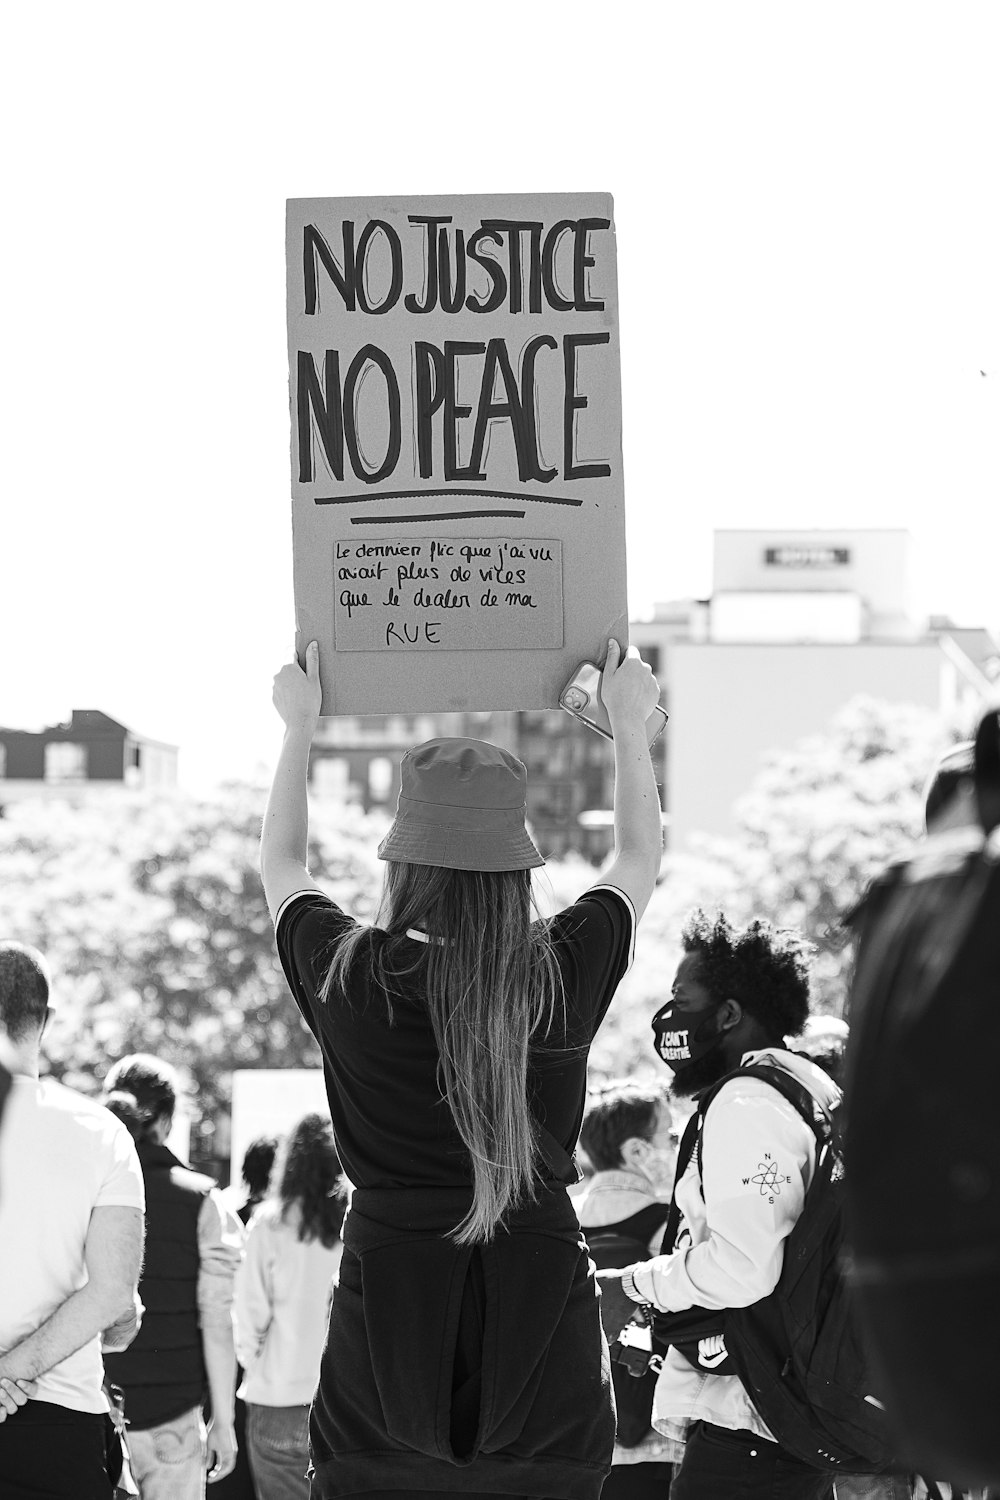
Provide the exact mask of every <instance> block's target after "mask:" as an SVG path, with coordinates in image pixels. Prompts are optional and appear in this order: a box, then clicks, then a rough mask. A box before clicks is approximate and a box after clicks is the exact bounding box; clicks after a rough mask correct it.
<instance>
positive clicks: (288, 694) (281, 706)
mask: <svg viewBox="0 0 1000 1500" xmlns="http://www.w3.org/2000/svg"><path fill="white" fill-rule="evenodd" d="M273 699H274V706H275V708H276V709H277V710H278V713H279V714H280V715H281V717H282V719H283V720H284V722H285V737H284V739H283V740H282V744H281V753H280V754H279V756H278V764H277V766H276V767H275V771H274V779H273V781H272V782H271V794H270V796H269V797H268V800H267V810H266V812H265V813H264V827H263V830H262V832H261V837H260V873H261V879H262V880H263V882H264V895H265V897H266V898H267V905H268V910H269V911H270V913H271V916H272V918H273V917H275V916H276V915H277V912H278V908H279V906H280V905H281V903H282V902H283V901H284V900H285V898H286V897H288V896H291V895H294V893H295V892H296V891H304V890H315V889H318V887H317V886H316V882H315V881H314V880H313V878H312V876H311V875H310V874H309V870H308V868H307V866H306V851H307V847H308V837H309V815H308V805H307V801H306V781H307V776H308V771H309V746H310V745H311V744H312V737H313V735H314V734H315V732H316V725H317V724H318V722H319V710H320V703H321V691H320V685H319V646H318V645H317V643H316V642H315V641H312V642H311V643H310V645H309V646H308V647H307V648H306V669H305V671H304V672H303V670H302V668H301V667H300V666H299V665H298V663H297V662H294V661H293V662H289V663H288V665H287V666H284V667H282V668H281V671H280V672H278V674H277V675H276V677H275V679H274V693H273Z"/></svg>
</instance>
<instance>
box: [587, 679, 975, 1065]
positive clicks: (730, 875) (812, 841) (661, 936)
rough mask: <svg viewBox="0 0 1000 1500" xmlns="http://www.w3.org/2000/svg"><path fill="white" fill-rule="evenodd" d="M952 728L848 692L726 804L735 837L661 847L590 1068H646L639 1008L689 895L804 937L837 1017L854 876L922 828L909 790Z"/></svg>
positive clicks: (667, 971) (649, 1003)
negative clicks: (628, 964) (831, 714)
mask: <svg viewBox="0 0 1000 1500" xmlns="http://www.w3.org/2000/svg"><path fill="white" fill-rule="evenodd" d="M956 738H958V735H957V734H956V732H955V731H954V729H953V728H951V727H950V726H948V725H947V724H945V723H944V722H943V720H942V719H941V717H940V715H937V714H935V713H932V712H930V711H929V710H926V709H922V708H919V707H916V706H910V705H906V704H898V703H882V702H876V701H874V700H872V699H868V698H861V697H859V698H856V699H854V700H853V701H852V702H850V703H849V704H847V705H846V706H845V707H844V709H843V710H842V711H841V712H840V713H839V714H838V715H837V716H836V717H835V718H834V719H833V721H832V722H831V724H830V727H829V729H828V730H827V731H825V732H824V733H822V734H817V735H812V736H810V737H809V738H807V739H803V740H802V741H800V742H799V743H798V744H797V745H795V746H793V747H792V748H791V749H788V750H781V751H775V752H774V753H773V754H772V755H771V756H770V757H769V759H768V761H767V762H766V764H765V766H764V767H763V769H762V770H761V773H760V775H759V776H758V777H757V779H756V780H755V782H754V783H753V786H752V787H751V789H750V791H749V792H748V793H747V795H746V796H745V797H744V798H742V799H741V801H740V802H739V803H738V804H737V807H736V822H737V830H738V831H737V834H736V835H735V837H733V838H731V839H717V838H716V839H708V838H704V839H702V840H700V841H699V842H698V845H697V847H696V848H695V849H694V850H693V851H692V852H689V853H679V854H677V853H670V854H668V855H667V856H666V857H665V859H664V863H663V872H662V876H661V880H660V883H659V884H658V886H657V888H656V890H655V891H654V893H653V898H652V900H651V901H650V904H649V907H648V909H647V911H646V915H645V916H644V918H643V922H642V927H641V929H640V937H639V942H638V945H637V950H636V960H635V964H634V965H633V968H632V970H631V971H630V973H629V974H628V975H627V976H626V978H625V980H624V981H623V983H622V985H621V987H620V989H619V992H618V995H617V996H616V998H615V1001H614V1003H613V1005H612V1007H611V1011H610V1013H609V1016H608V1019H607V1021H606V1022H605V1023H604V1025H603V1026H602V1028H601V1030H600V1032H599V1033H598V1037H597V1042H596V1044H595V1047H594V1050H593V1052H592V1053H591V1061H592V1068H593V1070H594V1072H595V1075H598V1076H605V1077H608V1076H628V1075H634V1074H636V1073H649V1074H656V1075H659V1074H661V1073H662V1068H661V1065H660V1063H659V1061H658V1059H657V1058H656V1057H655V1055H654V1053H653V1051H652V1048H651V1032H650V1025H649V1023H650V1018H651V1017H652V1015H653V1013H654V1011H655V1010H657V1009H658V1008H659V1006H661V1005H662V1004H663V1002H664V1000H665V999H666V998H667V991H668V987H669V985H670V983H671V980H672V978H673V974H674V970H675V968H676V965H677V963H678V961H679V958H680V941H679V934H680V929H681V927H682V926H683V922H684V918H685V915H686V914H687V912H688V911H689V910H690V909H691V908H692V907H694V906H704V907H706V908H708V909H713V908H718V907H721V908H722V909H723V910H725V911H726V913H727V914H728V915H729V916H730V918H731V919H732V920H733V921H734V922H737V923H738V924H741V925H742V924H743V923H745V922H747V921H749V920H750V919H751V918H753V917H758V916H759V917H767V918H768V919H769V920H770V921H772V922H774V923H775V924H776V925H777V926H781V927H799V928H801V930H802V931H803V932H804V933H805V934H806V936H807V937H808V938H809V939H810V941H811V942H813V943H814V944H815V947H816V952H815V957H814V962H813V975H812V1002H813V1009H814V1010H816V1011H818V1012H821V1013H833V1014H836V1015H840V1014H841V1013H842V1011H843V1004H844V998H845V992H846V976H847V967H848V963H849V961H850V953H849V949H848V947H847V945H846V942H845V935H844V933H843V930H842V928H841V926H840V924H841V921H842V919H843V917H844V915H845V914H846V913H847V912H848V911H849V910H850V908H851V907H852V906H853V905H854V904H855V903H856V902H857V901H858V900H859V899H860V897H861V895H862V894H863V892H864V890H865V888H866V886H867V884H868V882H869V881H870V880H871V879H872V877H873V876H874V875H876V874H877V873H878V872H879V871H880V870H881V869H883V868H884V867H885V865H886V864H887V863H888V861H889V860H890V859H891V858H892V857H893V855H894V854H896V853H898V852H899V851H901V850H902V849H905V848H906V847H907V846H908V845H909V844H910V843H912V841H913V840H914V839H915V838H917V837H918V836H919V834H920V833H921V831H922V827H923V798H922V795H921V794H922V789H923V786H924V783H925V781H926V778H927V775H928V773H929V771H930V769H931V767H932V766H933V765H934V762H935V760H936V758H937V756H938V754H939V753H940V751H941V749H942V748H943V747H944V746H945V745H946V744H947V743H948V742H950V741H952V740H954V739H956Z"/></svg>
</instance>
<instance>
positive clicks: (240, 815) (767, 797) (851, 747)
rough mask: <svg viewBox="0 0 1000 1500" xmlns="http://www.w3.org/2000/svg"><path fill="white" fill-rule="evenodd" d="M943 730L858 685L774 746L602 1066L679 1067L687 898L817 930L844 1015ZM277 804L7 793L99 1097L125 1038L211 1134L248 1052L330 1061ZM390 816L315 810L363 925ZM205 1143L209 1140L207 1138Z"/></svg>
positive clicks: (315, 865) (684, 884)
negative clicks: (274, 895) (860, 934)
mask: <svg viewBox="0 0 1000 1500" xmlns="http://www.w3.org/2000/svg"><path fill="white" fill-rule="evenodd" d="M949 738H954V735H953V734H949V732H948V730H947V728H946V726H944V725H943V724H942V722H941V720H940V719H939V718H938V717H937V716H935V715H933V714H930V713H928V712H926V711H924V710H920V709H916V708H908V707H905V706H901V705H898V704H891V705H890V704H879V703H874V702H872V701H870V700H864V699H858V700H855V701H854V702H853V703H851V704H850V705H848V706H847V707H846V708H845V709H844V710H843V712H842V713H841V714H839V715H838V716H837V718H836V719H835V720H834V721H833V723H832V724H831V726H830V729H829V730H828V732H826V733H825V734H822V735H816V736H813V737H811V738H810V739H808V740H803V741H802V742H801V743H800V744H799V745H796V746H795V747H794V748H793V749H791V750H786V751H780V752H776V753H775V754H774V755H773V756H772V757H771V759H770V761H769V762H768V764H767V765H766V766H765V767H764V769H763V770H762V772H761V774H760V776H759V777H758V778H757V780H756V782H755V783H754V785H753V787H752V789H751V790H750V792H749V793H748V794H747V796H746V797H745V798H744V799H743V800H742V802H741V803H740V804H739V806H738V809H737V822H738V833H737V836H736V837H735V838H733V839H729V840H720V839H715V840H704V841H703V842H702V844H701V846H700V847H699V848H698V849H697V850H695V851H693V852H691V853H684V854H670V855H668V856H667V858H666V859H665V860H664V866H663V876H662V879H661V881H660V883H659V885H658V886H657V889H656V891H655V892H654V894H653V898H652V900H651V902H650V905H649V908H648V910H647V912H646V915H645V917H644V919H643V923H642V928H641V932H640V938H639V943H638V945H637V951H636V960H635V963H634V965H633V968H632V970H631V971H630V973H629V974H628V975H627V976H626V978H625V980H624V981H623V983H622V986H621V989H620V991H619V993H618V995H617V996H616V998H615V1000H614V1003H613V1004H612V1007H611V1011H610V1013H609V1015H608V1018H607V1020H606V1021H605V1023H604V1025H603V1026H602V1028H601V1030H600V1032H599V1033H598V1037H597V1041H596V1044H595V1047H594V1050H593V1052H592V1054H591V1057H592V1066H593V1071H594V1074H595V1076H596V1077H603V1078H607V1077H612V1076H623V1075H634V1074H637V1073H648V1074H653V1075H656V1076H658V1077H663V1069H662V1067H661V1065H660V1063H659V1062H658V1060H657V1059H656V1057H655V1055H654V1054H653V1051H652V1048H651V1045H650V1038H651V1033H650V1026H649V1023H650V1018H651V1017H652V1015H653V1012H654V1011H655V1010H657V1009H658V1008H659V1006H660V1005H662V1004H663V1001H664V999H665V998H666V994H667V989H668V986H669V984H670V981H671V979H672V976H673V972H674V969H675V967H676V964H677V960H678V957H679V932H680V929H681V926H682V924H683V921H684V917H685V915H686V913H687V912H688V911H689V910H690V908H691V907H693V906H698V905H701V906H705V907H707V908H712V907H714V906H722V907H723V908H724V909H725V910H726V911H727V912H728V914H729V915H730V916H731V917H732V919H733V920H734V921H736V922H739V923H743V922H746V921H747V920H749V918H751V917H753V916H765V917H768V918H770V919H771V920H772V921H774V922H775V923H777V924H779V925H781V926H798V927H801V928H802V929H803V930H804V931H805V932H806V934H807V935H808V936H809V938H810V939H811V940H812V941H813V942H814V943H816V945H817V955H816V963H815V974H814V986H813V992H814V1006H815V1008H816V1009H817V1010H820V1011H833V1012H835V1013H839V1012H840V1010H841V1008H842V1004H843V992H844V971H845V968H846V963H847V954H846V951H845V950H844V948H843V946H842V945H841V944H840V943H839V940H838V935H837V930H838V924H839V922H840V920H841V918H842V917H843V915H844V913H845V912H846V911H847V910H848V909H849V908H850V906H852V905H853V903H854V902H855V901H856V900H857V899H858V898H859V896H860V895H861V893H862V892H863V890H864V888H865V886H866V884H867V882H868V881H869V880H870V879H871V877H872V876H873V875H874V874H876V873H877V871H878V870H879V869H881V868H882V867H883V865H884V864H885V863H886V861H887V860H888V859H889V858H891V857H892V855H893V853H894V852H896V851H897V850H898V849H900V848H901V847H903V846H905V845H906V844H907V843H908V842H909V841H911V840H912V839H913V838H914V837H915V836H916V835H917V834H918V833H919V831H920V815H921V798H920V790H921V787H922V785H923V782H924V779H925V777H926V775H927V772H928V770H929V768H930V766H931V765H932V764H933V762H934V760H935V757H936V755H937V753H938V751H939V749H940V748H941V746H942V745H943V744H944V743H946V742H947V740H948V739H949ZM264 800H265V793H264V790H263V789H262V788H259V787H248V786H231V787H227V788H225V789H222V790H220V791H219V792H218V793H217V794H216V795H214V796H213V797H212V798H192V797H183V796H174V795H171V796H163V797H159V798H155V799H149V798H148V796H143V795H141V794H139V793H134V792H126V791H117V790H115V789H111V788H108V789H105V790H102V791H101V792H100V793H99V794H94V793H91V794H89V795H88V796H87V797H86V798H85V800H84V801H83V802H82V803H80V804H79V805H74V806H72V807H70V806H68V805H67V804H65V803H63V802H60V801H56V800H39V801H37V802H18V803H13V804H12V805H11V806H10V807H9V808H8V809H7V811H6V814H5V816H4V817H3V818H0V893H2V895H0V901H2V919H0V930H3V931H4V933H5V934H6V935H8V936H10V937H15V938H20V939H21V940H22V941H25V942H29V943H34V944H36V945H37V946H38V947H39V948H40V949H41V950H42V951H43V952H44V953H45V954H46V955H47V957H48V959H49V961H50V963H51V965H52V969H53V973H54V978H55V987H54V1003H55V1005H56V1007H57V1014H56V1019H55V1022H54V1024H53V1026H52V1028H51V1031H50V1033H49V1034H48V1035H47V1037H46V1043H45V1049H44V1050H45V1055H46V1059H47V1061H46V1066H47V1067H48V1068H49V1069H50V1070H51V1071H52V1072H53V1073H54V1074H55V1075H56V1076H57V1077H61V1078H64V1079H65V1081H66V1082H67V1083H69V1084H71V1085H72V1086H74V1087H77V1088H80V1089H82V1090H83V1091H85V1092H92V1091H93V1090H94V1089H96V1088H97V1087H98V1086H99V1084H100V1080H101V1079H102V1078H103V1076H104V1074H105V1073H106V1072H107V1069H108V1068H109V1066H110V1065H111V1063H112V1062H114V1061H115V1060H116V1059H117V1058H118V1057H121V1056H122V1055H123V1053H125V1052H131V1051H150V1052H154V1053H156V1054H157V1055H159V1056H162V1057H164V1058H166V1059H167V1060H168V1061H169V1062H172V1063H174V1064H175V1065H176V1066H178V1067H179V1068H180V1070H181V1072H182V1074H183V1075H185V1076H186V1077H187V1079H188V1080H189V1081H190V1083H191V1085H192V1087H193V1091H194V1095H195V1097H194V1101H193V1102H194V1105H195V1111H196V1113H197V1114H200V1115H201V1117H202V1122H203V1124H204V1126H205V1130H206V1132H207V1133H208V1134H210V1132H211V1128H212V1123H213V1118H214V1116H215V1115H216V1113H217V1112H218V1110H219V1109H220V1108H221V1107H225V1106H226V1105H228V1101H229V1096H230V1075H231V1073H232V1071H233V1069H234V1068H240V1067H254V1066H261V1067H282V1066H288V1067H301V1066H303V1065H309V1064H313V1063H318V1060H319V1058H318V1052H317V1049H316V1048H315V1046H314V1044H313V1042H312V1040H311V1038H310V1037H309V1035H308V1033H307V1032H306V1030H305V1028H304V1027H303V1025H302V1024H301V1022H300V1021H299V1019H298V1016H297V1013H296V1011H295V1008H294V1005H293V1003H292V1001H291V999H290V997H289V995H288V993H287V990H286V988H285V983H284V979H283V977H282V974H281V971H280V968H279V965H278V962H277V958H276V956H275V954H274V948H273V934H272V930H271V923H270V920H269V918H268V915H267V909H266V906H265V904H264V895H263V891H262V889H261V885H260V879H259V876H258V873H257V839H258V834H259V829H260V819H261V815H262V812H263V807H264ZM384 826H385V825H384V820H379V819H378V818H376V817H374V816H372V817H370V818H365V817H364V815H363V814H362V813H361V812H360V811H359V810H358V809H357V808H354V807H344V806H341V805H338V804H335V803H330V802H325V801H322V800H317V801H316V802H315V804H314V805H313V807H312V808H311V814H310V829H311V840H310V856H309V857H310V868H311V870H312V871H313V873H314V875H315V877H316V879H317V880H318V881H319V882H320V883H321V884H322V885H323V886H324V888H325V889H326V890H328V891H329V893H330V894H331V895H332V896H333V897H334V899H335V900H337V901H339V902H340V903H341V904H342V905H343V906H344V907H345V908H346V909H347V910H349V911H350V912H352V913H353V914H354V915H355V916H357V917H359V918H361V919H362V920H365V919H370V918H371V916H372V915H373V912H374V907H375V904H376V901H377V896H378V891H379V889H380V886H381V866H380V865H379V863H378V860H377V857H376V853H375V851H376V847H377V844H378V840H379V837H380V836H381V833H382V831H383V829H384ZM597 878H598V879H599V878H600V877H599V876H598V877H597ZM594 883H595V875H594V870H593V868H592V867H591V866H590V865H589V864H586V863H585V862H584V861H583V860H580V859H566V860H563V861H552V862H550V864H549V865H548V867H547V869H546V870H545V871H543V872H542V879H541V882H540V891H539V894H540V897H541V900H542V904H543V910H545V911H554V910H558V909H559V908H560V907H562V906H564V905H566V904H567V903H569V902H571V901H572V900H574V899H575V898H576V897H577V896H578V895H579V894H580V893H581V892H582V891H584V890H586V889H587V887H588V886H590V885H592V884H594ZM195 1145H196V1147H197V1148H198V1149H197V1150H196V1151H195V1153H194V1154H196V1155H197V1154H201V1155H205V1154H209V1155H210V1154H211V1152H210V1150H208V1149H206V1148H208V1147H209V1146H210V1142H208V1141H206V1140H199V1141H196V1142H195Z"/></svg>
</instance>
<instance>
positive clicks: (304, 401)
mask: <svg viewBox="0 0 1000 1500" xmlns="http://www.w3.org/2000/svg"><path fill="white" fill-rule="evenodd" d="M287 270H288V341H289V375H290V404H291V425H292V530H293V550H294V571H295V608H296V626H297V644H298V646H299V649H300V650H301V649H303V648H304V645H305V643H306V642H308V641H310V640H318V641H319V643H320V661H321V663H322V664H323V665H322V672H323V712H324V713H398V712H403V713H405V712H416V711H438V710H455V709H472V710H476V709H479V710H489V709H512V708H548V707H555V706H556V703H557V701H558V696H559V691H560V689H561V688H562V687H563V685H564V684H565V682H566V680H567V678H568V677H569V675H570V674H571V672H572V671H573V670H574V669H575V668H576V666H577V665H578V664H579V662H580V661H581V660H583V659H585V658H588V657H589V658H590V659H591V660H598V661H600V660H603V652H604V649H605V646H606V642H607V640H608V637H609V636H611V635H614V636H616V637H617V638H618V639H619V640H621V641H622V642H623V643H624V642H625V641H626V640H627V608H626V597H625V531H624V497H623V483H622V459H621V390H620V376H619V355H618V323H617V318H618V301H617V279H616V265H615V236H614V224H613V218H612V203H611V198H610V197H609V196H608V195H606V194H554V195H524V196H485V195H484V196H460V197H447V198H446V197H435V198H426V197H413V198H367V199H329V198H327V199H293V200H291V201H290V202H289V204H288V221H287Z"/></svg>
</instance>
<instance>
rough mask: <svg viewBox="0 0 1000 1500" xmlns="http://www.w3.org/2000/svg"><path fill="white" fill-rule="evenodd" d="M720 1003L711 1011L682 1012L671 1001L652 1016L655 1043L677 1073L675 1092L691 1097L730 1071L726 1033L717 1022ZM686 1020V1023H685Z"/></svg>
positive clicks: (668, 1064)
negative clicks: (719, 1027) (675, 1009)
mask: <svg viewBox="0 0 1000 1500" xmlns="http://www.w3.org/2000/svg"><path fill="white" fill-rule="evenodd" d="M717 1011H718V1007H717V1006H712V1008H711V1009H710V1010H708V1011H695V1012H694V1013H693V1014H692V1013H691V1012H690V1011H687V1012H685V1011H679V1012H678V1013H677V1014H676V1015H675V1014H674V1001H673V1000H668V1001H667V1003H666V1005H664V1006H662V1007H661V1009H660V1010H658V1011H657V1012H656V1015H655V1016H654V1017H653V1045H654V1046H655V1048H656V1050H657V1052H658V1053H659V1055H660V1057H661V1058H662V1059H663V1061H664V1062H665V1063H666V1065H667V1067H668V1068H670V1069H671V1071H672V1072H673V1075H674V1082H673V1092H674V1093H675V1094H676V1095H677V1097H678V1098H679V1099H690V1098H692V1097H693V1096H694V1095H695V1094H700V1093H701V1092H702V1090H703V1089H706V1088H710V1087H711V1086H712V1084H714V1083H717V1082H718V1081H719V1079H720V1078H724V1077H725V1076H726V1074H727V1073H728V1072H729V1070H730V1067H731V1064H730V1063H729V1062H727V1060H726V1055H725V1050H724V1047H723V1041H722V1038H723V1033H722V1032H721V1031H720V1030H719V1029H718V1027H717V1025H716V1019H715V1018H716V1014H717ZM684 1023H686V1024H684Z"/></svg>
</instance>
